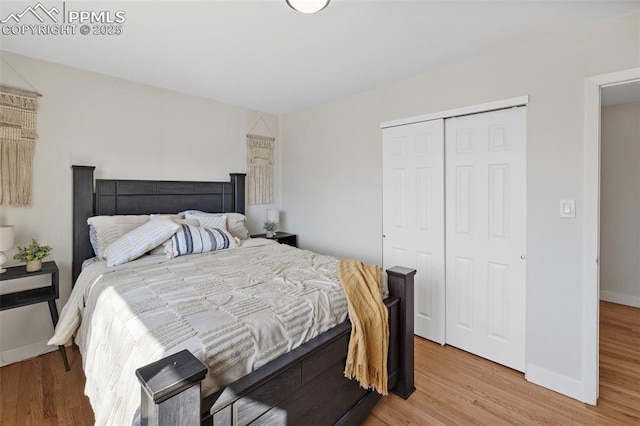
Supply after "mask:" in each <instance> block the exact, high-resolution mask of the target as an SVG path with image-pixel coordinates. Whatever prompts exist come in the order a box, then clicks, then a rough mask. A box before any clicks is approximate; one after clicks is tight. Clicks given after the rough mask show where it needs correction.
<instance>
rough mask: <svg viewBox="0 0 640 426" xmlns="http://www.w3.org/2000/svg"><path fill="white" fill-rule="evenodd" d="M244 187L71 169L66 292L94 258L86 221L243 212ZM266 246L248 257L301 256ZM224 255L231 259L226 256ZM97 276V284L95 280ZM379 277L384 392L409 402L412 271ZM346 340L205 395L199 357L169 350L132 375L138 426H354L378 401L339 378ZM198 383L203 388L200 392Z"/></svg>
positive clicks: (338, 338)
mask: <svg viewBox="0 0 640 426" xmlns="http://www.w3.org/2000/svg"><path fill="white" fill-rule="evenodd" d="M244 178H245V176H244V174H231V179H230V181H229V182H175V181H148V180H104V179H98V180H94V167H92V166H73V199H74V204H73V279H74V283H75V282H76V280H77V279H78V277H79V275H80V272H81V270H82V263H83V262H84V261H85V260H86V259H89V258H91V257H92V256H93V255H94V254H93V248H92V246H91V242H90V240H89V232H88V226H87V219H88V218H89V217H91V216H98V215H144V214H174V213H177V212H180V211H183V210H188V209H195V210H201V211H205V212H221V213H228V212H236V213H244V210H245V206H244V199H245V193H244V191H245V182H244ZM264 244H268V243H267V242H265V243H260V244H257V245H256V247H255V248H254V247H248V248H247V249H246V250H247V252H249V251H251V252H252V253H253V255H254V256H256V257H255V259H260V258H262V256H263V253H262V252H261V250H262V251H282V252H283V254H282V256H285V257H286V256H288V255H289V253H288V252H287V250H296V251H299V250H297V249H294V248H290V247H286V248H285V247H280V246H278V245H277V244H275V243H272V244H275V246H272V247H268V246H267V247H266V248H264V247H261V246H262V245H264ZM276 246H277V247H276ZM225 256H226V257H234V256H233V254H230V253H226V254H225ZM296 256H297V254H296ZM306 256H313V255H309V254H307V255H306ZM318 256H319V255H318ZM193 259H194V260H188V261H182V262H183V263H185V262H186V263H188V265H189V266H188V267H186V269H189V270H193V269H194V264H195V265H196V266H198V265H204V264H205V262H204V260H202V259H201V258H197V257H194V258H193ZM198 259H200V260H198ZM218 259H222V257H219V258H216V262H215V263H220V264H222V265H223V264H224V262H222V261H219V260H218ZM318 259H319V260H318ZM323 261H327V262H331V259H330V258H328V257H327V258H325V257H321V256H320V257H313V262H315V263H318V262H320V263H322V262H323ZM144 262H146V263H149V264H150V265H151V266H147V269H148V271H147V272H148V274H150V275H153V271H154V269H153V268H154V265H155V263H154V262H155V261H154V260H145V261H144ZM144 262H143V263H144ZM252 262H254V263H255V262H256V261H252ZM172 268H178V266H172ZM233 268H236V266H233ZM320 269H321V268H320ZM237 271H243V268H240V267H238V268H237ZM228 272H229V271H228ZM231 272H233V271H231ZM95 274H96V276H98V275H100V274H101V272H95ZM387 274H388V287H389V297H387V298H386V299H385V300H384V304H385V306H386V308H387V310H388V313H389V352H388V363H387V365H388V372H389V385H388V387H389V389H390V391H392V392H394V393H396V394H398V395H400V396H402V397H404V398H407V397H409V395H410V394H411V393H412V392H413V390H414V386H413V364H414V360H413V276H414V274H415V271H414V270H410V269H406V268H402V267H396V268H391V269H390V270H389V271H387ZM100 276H102V275H100ZM190 312H191V311H190ZM350 332H351V324H350V322H349V320H348V319H347V320H345V321H340V322H339V323H338V324H337V325H335V326H333V325H332V326H331V327H330V328H328V329H327V330H325V329H322V330H320V331H318V332H317V335H316V334H313V335H312V336H311V338H310V340H308V341H306V343H303V344H301V345H299V346H297V347H295V349H293V350H291V351H289V352H287V353H284V354H282V355H279V356H277V357H276V358H273V359H266V360H264V362H260V363H259V364H258V365H257V366H258V367H259V368H256V369H255V370H254V371H253V372H250V373H249V374H246V375H244V376H242V377H241V378H239V379H237V380H235V381H233V382H231V383H228V384H225V385H224V386H222V387H220V388H215V387H213V391H212V393H211V392H210V390H211V389H212V387H211V386H210V384H208V383H207V378H206V377H207V376H206V372H207V368H206V367H204V366H203V365H202V364H201V363H200V362H199V360H198V358H196V357H195V356H194V355H193V353H192V352H190V351H188V350H182V351H170V355H168V356H164V357H162V358H160V359H159V360H157V361H154V362H152V363H150V364H148V365H139V366H136V367H139V368H137V371H136V375H137V380H139V381H140V384H141V387H142V390H138V391H137V392H140V395H141V402H140V404H141V411H140V412H141V421H142V423H143V424H167V425H168V424H177V423H176V422H180V423H181V424H193V421H194V419H195V421H196V422H200V423H201V424H215V425H218V424H221V425H236V424H301V423H303V424H358V423H360V422H361V421H362V420H364V418H366V416H367V415H368V413H369V412H370V410H371V409H372V408H373V406H374V405H375V403H376V402H377V401H378V400H379V398H380V395H379V394H378V393H376V392H373V391H370V390H365V389H362V388H361V387H359V385H358V383H357V382H356V381H352V380H348V379H346V378H345V377H344V376H343V370H344V361H345V358H346V353H347V346H348V343H349V335H350ZM89 333H90V331H89ZM120 343H121V342H119V341H118V339H115V341H108V342H106V343H104V342H103V343H102V344H103V345H105V344H106V345H107V346H108V347H109V348H110V350H111V348H112V350H113V351H118V350H121V349H119V347H118V345H119V344H120ZM127 350H128V349H127ZM83 357H86V355H85V354H83ZM214 369H215V367H214ZM130 374H133V373H132V372H130ZM131 379H132V377H130V375H127V376H126V377H123V378H117V380H116V382H118V383H127V386H128V387H129V384H128V383H129V382H131ZM89 380H90V379H89V378H88V381H89ZM203 380H204V382H203ZM201 382H202V383H204V385H203V389H205V391H204V392H202V393H201ZM207 389H209V391H207ZM202 396H204V397H202Z"/></svg>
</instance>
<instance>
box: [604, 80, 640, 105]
mask: <svg viewBox="0 0 640 426" xmlns="http://www.w3.org/2000/svg"><path fill="white" fill-rule="evenodd" d="M600 100H601V104H602V106H609V105H617V104H630V103H632V102H640V80H636V81H632V82H629V83H623V84H614V85H612V86H606V87H603V88H602V93H601V96H600Z"/></svg>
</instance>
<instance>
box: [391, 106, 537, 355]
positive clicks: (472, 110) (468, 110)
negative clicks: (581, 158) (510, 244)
mask: <svg viewBox="0 0 640 426" xmlns="http://www.w3.org/2000/svg"><path fill="white" fill-rule="evenodd" d="M528 103H529V96H528V95H524V96H517V97H513V98H508V99H503V100H498V101H493V102H487V103H482V104H476V105H470V106H465V107H461V108H455V109H450V110H445V111H439V112H435V113H429V114H423V115H418V116H413V117H408V118H403V119H398V120H391V121H385V122H382V123H380V128H381V129H383V130H384V129H389V128H392V127H397V126H404V125H408V124H415V123H420V122H425V121H433V120H439V119H445V120H446V119H448V118H454V117H460V116H464V115H470V114H477V113H485V112H491V111H496V110H501V109H507V108H512V107H520V106H527V104H528ZM444 139H445V138H443V140H442V145H443V148H444V143H445V140H444ZM383 161H384V159H383ZM444 161H445V163H446V158H445V160H444ZM525 162H526V160H525ZM525 182H526V180H525ZM445 184H446V183H445ZM383 185H384V182H383ZM383 203H384V200H383ZM384 208H385V207H384V204H383V209H384ZM445 220H446V218H445ZM383 221H384V218H383ZM444 226H445V223H443V227H444ZM525 228H526V224H525ZM525 232H526V229H525ZM382 236H383V245H382V250H383V262H384V252H385V248H384V244H385V242H384V228H383V233H382ZM445 251H446V247H445ZM445 262H446V258H445ZM418 272H419V271H418ZM445 279H446V277H445ZM525 289H526V278H525ZM525 294H526V292H525ZM525 297H526V296H525ZM416 300H417V299H416ZM444 305H445V306H444V307H443V309H446V301H445V303H444ZM525 307H526V299H525ZM416 312H417V311H416ZM445 318H446V312H445ZM445 328H446V323H445ZM525 329H526V321H525ZM444 340H445V342H446V333H445V336H444ZM439 343H442V342H439ZM525 355H526V354H525Z"/></svg>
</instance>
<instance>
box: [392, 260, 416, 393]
mask: <svg viewBox="0 0 640 426" xmlns="http://www.w3.org/2000/svg"><path fill="white" fill-rule="evenodd" d="M415 275H416V270H415V269H410V268H404V267H402V266H394V267H393V268H390V269H387V277H388V280H387V281H388V283H389V295H390V296H391V297H399V298H400V336H399V339H400V380H399V381H398V384H397V385H396V387H395V388H393V389H391V391H392V392H393V393H395V394H397V395H400V396H401V397H403V398H404V399H407V398H409V395H411V394H412V393H413V391H414V390H416V388H415V386H414V368H415V359H414V353H413V346H414V344H413V321H414V317H413V310H414V306H413V303H414V299H413V285H414V282H413V280H414V277H415Z"/></svg>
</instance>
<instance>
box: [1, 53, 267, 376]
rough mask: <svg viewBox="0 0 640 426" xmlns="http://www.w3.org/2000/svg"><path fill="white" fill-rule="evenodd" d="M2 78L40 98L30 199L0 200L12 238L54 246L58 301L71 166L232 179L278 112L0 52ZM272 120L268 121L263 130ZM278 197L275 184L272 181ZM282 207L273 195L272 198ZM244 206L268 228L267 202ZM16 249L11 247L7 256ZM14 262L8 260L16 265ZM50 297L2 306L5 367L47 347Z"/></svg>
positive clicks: (64, 282)
mask: <svg viewBox="0 0 640 426" xmlns="http://www.w3.org/2000/svg"><path fill="white" fill-rule="evenodd" d="M0 54H1V55H2V59H3V60H4V61H7V62H8V63H9V64H11V66H12V67H13V68H15V70H16V71H17V73H15V72H14V71H12V70H11V68H9V67H7V66H6V63H5V62H4V61H3V62H2V68H0V81H1V82H2V83H3V84H8V85H13V86H17V87H21V88H27V89H28V88H29V86H28V84H27V83H26V82H25V81H24V80H23V79H22V78H21V77H20V75H22V76H23V77H24V78H25V79H26V80H27V81H28V82H30V83H31V84H32V85H33V86H34V87H35V88H36V89H37V90H38V91H39V92H40V93H42V94H43V95H44V96H43V97H42V98H39V102H40V109H39V112H38V134H39V138H38V140H37V142H36V153H35V159H34V175H33V178H34V184H33V206H32V207H30V208H12V207H6V206H2V207H0V209H1V211H0V223H1V224H11V225H15V227H16V244H24V243H25V242H28V240H29V239H30V238H31V237H35V238H37V239H38V240H39V241H41V242H43V243H47V244H49V245H51V246H52V247H53V249H54V250H53V256H52V258H53V259H54V260H55V261H56V262H57V263H58V265H59V267H60V268H61V276H60V289H61V297H60V300H59V301H58V306H59V307H62V306H63V304H64V302H65V301H66V299H67V297H68V295H69V293H70V291H71V243H72V241H71V203H72V200H71V165H73V164H81V165H95V166H96V167H97V168H96V177H98V178H123V179H127V178H130V179H167V180H172V179H176V180H228V179H229V173H233V172H239V173H242V172H246V169H247V167H246V164H247V161H246V136H245V135H246V133H247V132H248V131H249V130H251V128H252V127H253V126H254V124H255V123H256V121H258V118H259V117H260V116H262V117H263V118H264V121H265V122H266V125H265V123H263V122H262V121H260V122H258V125H257V126H256V127H255V128H254V129H253V133H256V134H262V135H265V136H269V135H270V133H271V134H273V136H275V137H276V154H277V155H276V182H279V172H278V167H279V165H278V161H279V160H278V155H279V151H280V150H279V141H278V138H279V117H277V116H273V115H269V114H264V113H259V112H257V111H252V110H247V109H245V108H241V107H236V106H231V105H227V104H222V103H219V102H214V101H211V100H208V99H204V98H198V97H195V96H188V95H183V94H179V93H175V92H170V91H167V90H162V89H158V88H154V87H150V86H145V85H142V84H135V83H131V82H127V81H122V80H118V79H116V78H113V77H108V76H104V75H100V74H95V73H90V72H85V71H81V70H78V69H74V68H69V67H65V66H61V65H57V64H54V63H50V62H45V61H40V60H35V59H31V58H27V57H24V56H19V55H15V54H11V53H7V52H0ZM267 127H268V128H267ZM275 192H276V199H277V197H279V193H280V192H279V188H278V187H277V186H276V188H275ZM276 205H277V203H276ZM266 207H268V206H248V209H247V216H248V219H249V230H250V231H251V232H254V233H255V232H262V229H261V227H262V221H263V220H264V217H265V208H266ZM14 253H15V250H12V251H10V252H8V255H9V256H10V257H12V256H13V254H14ZM15 263H16V262H14V261H13V260H11V261H10V263H9V264H15ZM46 282H47V281H46V279H45V278H31V279H29V280H17V281H9V282H3V283H2V288H1V289H0V291H2V292H3V293H6V292H10V291H14V290H17V289H24V288H26V287H27V286H30V285H33V286H38V285H39V284H42V283H46ZM52 333H53V328H52V325H51V319H50V317H49V311H48V309H47V306H46V304H44V303H43V304H38V305H33V306H29V307H22V308H16V309H12V310H8V311H3V312H0V354H1V358H0V365H3V364H6V363H10V362H15V361H19V360H21V359H24V358H27V357H32V356H36V355H38V354H40V353H42V352H43V351H46V350H50V349H53V348H48V347H47V346H46V341H47V340H48V339H49V338H50V337H51V335H52Z"/></svg>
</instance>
